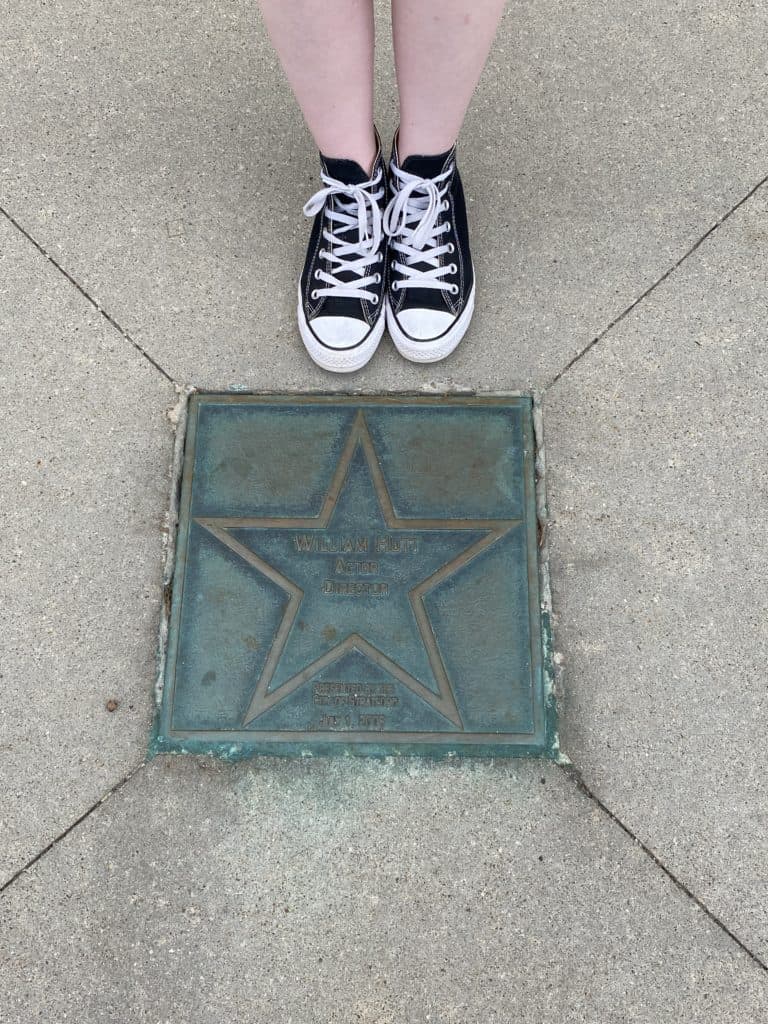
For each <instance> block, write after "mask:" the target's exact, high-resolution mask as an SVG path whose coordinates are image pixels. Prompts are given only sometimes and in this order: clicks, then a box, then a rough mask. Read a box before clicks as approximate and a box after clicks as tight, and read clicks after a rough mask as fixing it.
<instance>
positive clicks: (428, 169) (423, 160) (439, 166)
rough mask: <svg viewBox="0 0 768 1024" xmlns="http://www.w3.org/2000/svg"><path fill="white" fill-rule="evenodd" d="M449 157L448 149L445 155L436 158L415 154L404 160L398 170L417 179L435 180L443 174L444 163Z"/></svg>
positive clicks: (449, 151)
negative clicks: (413, 175) (415, 176)
mask: <svg viewBox="0 0 768 1024" xmlns="http://www.w3.org/2000/svg"><path fill="white" fill-rule="evenodd" d="M450 155H451V150H450V149H447V150H446V151H445V153H438V154H437V155H436V156H424V155H421V154H415V155H414V156H409V157H406V158H405V160H404V161H403V163H402V164H401V165H400V170H402V171H407V172H408V174H415V175H417V177H419V178H436V177H437V176H438V174H442V173H443V170H444V169H445V163H446V161H447V160H448V157H449V156H450Z"/></svg>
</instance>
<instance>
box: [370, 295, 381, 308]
mask: <svg viewBox="0 0 768 1024" xmlns="http://www.w3.org/2000/svg"><path fill="white" fill-rule="evenodd" d="M378 304H379V296H378V295H374V296H373V298H372V299H371V305H372V306H378Z"/></svg>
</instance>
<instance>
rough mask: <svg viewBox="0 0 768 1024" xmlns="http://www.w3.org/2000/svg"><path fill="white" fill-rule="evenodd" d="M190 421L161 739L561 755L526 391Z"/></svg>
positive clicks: (287, 402)
mask: <svg viewBox="0 0 768 1024" xmlns="http://www.w3.org/2000/svg"><path fill="white" fill-rule="evenodd" d="M187 424H188V427H187V438H186V446H185V452H184V462H183V472H182V488H181V500H180V508H179V528H178V534H177V538H176V557H175V569H174V575H173V587H172V602H171V611H170V620H169V623H168V626H169V631H168V643H167V650H166V652H165V661H164V669H163V679H162V699H161V702H160V706H159V710H158V715H157V720H156V724H155V731H154V735H153V739H152V752H153V753H159V752H162V751H177V752H189V753H208V754H211V753H212V754H216V755H218V756H221V757H224V758H228V759H239V758H243V757H248V756H251V755H254V754H280V753H283V754H293V755H309V754H330V755H339V756H344V755H350V754H364V755H370V756H387V755H392V754H421V755H429V756H436V757H445V756H457V755H459V756H460V755H477V756H539V757H551V758H558V757H559V756H560V755H559V748H558V743H557V734H556V709H555V701H554V696H553V692H552V685H551V683H552V674H551V658H550V650H551V638H550V626H549V616H548V613H547V611H546V607H545V608H544V610H542V604H543V603H544V604H546V601H544V602H543V600H542V595H545V592H546V584H545V582H543V580H542V572H541V566H540V563H539V557H540V556H539V548H538V544H537V500H536V482H535V473H534V463H535V440H534V426H533V403H532V400H531V399H530V398H526V397H439V398H438V397H434V398H432V397H429V398H427V397H418V398H407V397H403V398H397V399H396V398H391V397H381V398H372V397H365V398H361V397H357V398H352V397H349V398H347V397H338V396H327V397H325V396H312V397H297V396H246V395H200V394H195V395H193V396H192V397H191V399H190V404H189V415H188V418H187ZM539 505H541V502H539Z"/></svg>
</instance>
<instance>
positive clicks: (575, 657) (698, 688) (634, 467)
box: [545, 188, 768, 959]
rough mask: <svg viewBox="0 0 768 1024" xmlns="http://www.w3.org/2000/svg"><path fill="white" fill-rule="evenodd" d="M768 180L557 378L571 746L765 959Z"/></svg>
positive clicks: (602, 791)
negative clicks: (767, 269) (767, 302)
mask: <svg viewBox="0 0 768 1024" xmlns="http://www.w3.org/2000/svg"><path fill="white" fill-rule="evenodd" d="M766 239H768V190H767V189H765V188H763V189H761V190H760V191H759V192H758V193H757V194H756V195H755V197H754V198H753V199H752V200H751V201H750V202H749V203H748V204H745V205H744V206H743V207H742V208H741V209H740V210H739V211H738V212H737V213H735V214H734V215H733V217H732V218H730V219H729V220H728V221H727V222H726V224H725V225H723V226H722V227H721V228H720V229H719V230H718V231H717V232H715V234H714V235H713V236H711V238H710V240H708V241H707V242H706V243H704V244H703V245H702V246H701V248H700V249H699V250H698V251H697V252H696V253H695V254H694V255H693V256H692V257H691V258H690V259H689V260H687V261H686V262H685V264H684V265H683V266H682V267H681V268H680V269H679V270H678V271H677V272H676V273H675V274H674V276H673V277H672V278H670V279H669V280H668V281H667V282H666V283H665V284H664V285H662V286H661V287H659V288H658V289H657V290H656V291H655V292H654V293H653V294H652V295H651V296H650V297H648V298H647V299H646V300H645V301H644V302H643V303H642V305H641V306H640V307H638V309H637V310H636V311H635V312H634V313H633V314H632V315H631V316H630V317H628V318H627V319H626V320H624V321H623V323H622V324H620V325H619V326H618V327H617V328H616V329H614V330H613V331H612V332H611V333H610V334H609V335H608V336H607V337H606V338H605V339H604V340H603V341H601V342H600V343H599V344H598V345H597V346H595V348H593V349H592V351H591V352H590V353H588V354H587V355H586V356H585V357H584V358H583V359H582V360H581V361H580V362H579V363H577V364H576V365H575V366H574V367H573V368H572V369H571V370H570V371H569V373H568V374H567V375H566V376H565V377H564V378H562V379H561V381H560V382H559V383H558V384H557V385H556V386H555V387H553V388H552V389H551V391H550V392H549V394H548V396H547V400H546V406H545V413H546V434H547V446H548V453H549V490H550V495H549V497H550V509H551V514H552V518H553V522H552V528H551V538H552V553H553V564H552V572H553V581H554V597H555V611H556V637H557V643H558V646H559V647H560V648H561V649H562V651H563V654H564V657H565V666H564V672H563V678H564V681H565V686H566V691H567V699H566V702H565V706H564V711H563V721H564V729H565V737H564V746H565V749H566V750H567V751H568V752H569V753H570V755H571V757H572V758H573V759H574V761H575V762H576V763H577V765H578V766H579V768H580V769H581V770H582V772H583V773H584V776H585V777H586V780H587V781H588V783H589V785H590V786H593V787H594V788H595V790H596V791H597V793H598V794H599V795H600V797H601V798H603V799H604V800H605V801H606V803H607V804H608V805H609V806H610V807H611V809H612V810H613V811H615V812H616V813H617V814H618V815H619V816H620V817H621V818H622V820H623V821H624V822H625V823H626V824H627V825H628V826H629V827H630V828H631V829H633V830H634V832H635V833H636V834H637V835H638V836H639V837H640V838H641V839H643V840H644V841H645V842H646V843H648V844H649V845H650V846H651V847H652V848H653V850H654V851H656V852H657V853H658V855H659V856H660V857H661V858H662V860H663V861H664V862H665V863H666V864H668V865H669V866H670V867H671V868H672V870H673V871H674V872H675V873H676V874H677V876H678V877H680V878H681V879H682V880H683V881H684V882H685V883H687V884H688V885H689V886H690V887H691V888H692V889H693V890H694V891H695V892H696V893H697V895H698V896H700V897H701V898H702V899H703V900H704V901H705V903H706V904H707V905H708V906H709V907H711V908H712V910H713V911H714V912H715V913H716V914H717V915H718V916H720V917H721V918H722V919H723V920H724V921H725V922H726V924H727V925H728V926H729V927H730V928H731V929H733V931H734V932H736V933H737V934H738V935H739V936H740V938H742V939H743V940H744V941H745V942H746V943H747V944H748V945H749V946H750V947H751V948H753V949H754V950H755V951H756V952H757V953H758V954H759V955H760V956H762V958H763V959H768V878H767V876H766V871H765V866H766V863H767V862H768V797H767V796H766V788H765V723H766V714H767V713H768V688H767V687H766V672H765V662H766V655H768V633H767V632H766V622H767V621H768V549H767V548H766V544H765V537H766V531H767V530H768V490H767V489H766V465H768V453H767V452H766V440H765V439H766V436H768V406H766V401H765V396H766V393H768V347H767V345H766V333H765V243H766Z"/></svg>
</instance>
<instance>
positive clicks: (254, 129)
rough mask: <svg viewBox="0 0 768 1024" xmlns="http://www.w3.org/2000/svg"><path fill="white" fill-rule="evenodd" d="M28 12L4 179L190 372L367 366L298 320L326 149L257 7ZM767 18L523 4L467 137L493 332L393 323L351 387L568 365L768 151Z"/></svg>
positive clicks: (159, 346) (300, 375) (383, 70)
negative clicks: (417, 348) (401, 334)
mask: <svg viewBox="0 0 768 1024" xmlns="http://www.w3.org/2000/svg"><path fill="white" fill-rule="evenodd" d="M387 10H388V5H387V4H386V3H385V2H383V0H380V2H378V3H377V11H378V16H379V28H380V37H381V42H382V47H381V52H380V54H379V71H378V73H379V81H380V82H382V91H381V93H380V96H379V100H378V108H377V109H378V117H379V122H380V127H381V129H382V132H383V134H384V135H385V138H386V139H387V140H388V139H389V137H390V133H391V129H392V127H393V125H394V122H395V119H396V113H395V110H396V108H395V106H394V92H393V88H392V80H393V79H392V74H391V69H390V56H389V43H388V39H387ZM3 28H4V35H5V39H6V44H7V45H6V47H5V60H4V61H3V66H2V69H1V70H0V76H2V78H0V81H2V88H3V89H4V90H5V92H6V93H7V94H8V95H12V96H13V97H14V103H13V104H12V105H11V106H9V108H8V109H7V110H6V111H5V114H4V118H3V133H4V142H5V152H6V157H5V159H4V161H3V163H2V172H3V173H2V202H3V204H5V205H6V206H7V207H8V209H9V210H10V211H11V212H12V213H13V214H14V215H15V216H16V217H17V218H18V219H19V221H20V222H21V223H23V224H24V226H25V227H26V228H27V229H28V230H29V231H30V232H31V233H32V234H33V235H34V236H35V237H36V238H38V239H39V241H40V242H41V244H43V245H44V246H45V247H46V249H48V250H49V251H51V252H52V253H53V254H54V255H56V256H57V257H58V258H60V259H61V260H62V261H63V263H64V265H65V266H66V267H67V269H68V270H69V271H70V272H71V273H72V274H74V276H75V277H76V278H77V279H78V280H79V281H80V282H81V283H83V284H84V285H85V286H86V287H87V288H88V289H89V290H91V292H92V293H93V294H94V295H95V296H96V297H97V298H98V300H99V301H100V302H101V303H102V304H103V305H104V306H105V307H106V308H108V309H109V310H110V311H111V312H112V313H113V314H114V315H116V316H117V317H118V319H119V320H120V321H121V322H123V323H124V324H125V326H126V327H127V328H128V329H129V330H130V332H131V333H132V334H133V335H134V336H135V337H136V338H137V340H139V341H140V342H141V344H142V345H144V346H145V347H147V349H148V350H149V351H150V352H151V353H152V355H153V356H154V357H155V358H156V359H158V360H159V361H160V362H161V363H162V364H163V365H164V366H165V367H166V369H167V370H168V371H169V372H170V373H171V374H172V375H173V376H174V378H175V379H177V380H182V381H188V382H192V383H195V384H197V385H201V386H207V387H216V388H229V387H241V388H251V389H258V388H276V389H284V388H287V387H295V388H308V387H320V388H328V387H329V386H332V387H340V386H344V387H348V386H350V382H349V381H348V380H347V381H344V382H340V381H339V380H338V378H332V377H330V376H329V375H326V374H324V373H322V372H321V371H319V370H317V369H315V368H314V366H312V365H311V363H310V362H309V359H308V357H307V356H306V355H305V353H304V352H303V349H302V347H301V345H300V342H299V341H298V338H297V334H296V327H295V323H294V318H295V281H296V277H297V274H298V272H299V268H300V266H301V262H302V260H303V255H304V247H305V245H306V238H307V236H308V231H309V224H308V222H305V220H304V218H303V217H302V215H301V207H302V205H303V203H304V202H305V200H306V199H307V198H308V197H309V195H310V194H311V193H312V192H313V191H314V190H315V188H316V187H317V186H318V184H319V178H318V164H317V155H316V153H315V151H314V149H313V147H312V145H311V143H310V141H309V137H308V135H307V133H306V132H305V130H304V127H303V125H302V122H301V119H300V116H299V114H298V113H297V110H296V108H295V105H294V102H293V100H292V97H291V96H290V93H289V91H288V88H287V86H286V84H285V82H284V80H283V78H282V75H281V74H280V72H279V70H278V66H277V63H276V59H275V57H274V55H273V54H272V52H271V50H270V47H269V45H268V42H267V40H266V36H265V33H264V31H263V30H262V28H261V26H260V22H259V20H258V17H257V14H256V12H255V10H254V7H253V5H251V4H236V5H232V4H225V3H221V2H211V3H206V4H197V5H194V4H193V5H189V4H184V5H181V4H180V3H178V2H176V0H172V2H170V3H168V4H163V5H157V4H153V3H147V2H140V3H137V4H131V5H129V6H127V5H126V4H124V3H121V2H118V0H106V2H103V0H99V2H98V3H96V2H95V0H88V2H86V3H74V2H73V0H66V2H64V3H60V4H55V5H51V4H49V5H45V6H43V7H41V8H40V9H39V10H36V11H35V17H34V18H30V17H29V13H28V11H27V10H26V9H25V7H24V5H16V7H14V8H12V9H10V10H9V11H7V12H6V14H5V18H4V25H3ZM766 31H768V8H766V7H765V6H761V5H754V4H737V5H734V4H731V5H728V7H727V9H724V8H723V5H722V4H721V3H719V2H717V0H707V2H704V3H702V2H700V0H684V2H682V3H680V4H676V5H675V7H674V10H671V9H670V7H669V5H668V4H659V3H658V2H656V0H641V2H640V3H639V4H638V3H637V2H633V3H632V4H628V3H626V2H622V3H619V4H615V3H608V2H607V0H601V2H599V3H593V4H590V5H589V7H588V8H585V7H584V5H571V6H569V7H564V6H563V5H562V4H559V3H556V2H555V0H535V2H533V3H521V2H514V3H511V4H510V6H509V8H508V10H507V13H506V16H505V19H504V22H503V27H502V30H501V33H500V35H499V38H498V40H497V43H496V46H495V48H494V51H493V54H492V58H491V61H490V64H489V67H488V68H487V70H486V73H485V75H484V77H483V80H482V82H481V86H480V89H479V92H478V94H477V96H476V98H475V101H474V103H473V106H472V110H471V112H470V116H469V118H468V121H467V125H466V129H465V133H464V137H463V142H462V150H461V154H462V155H461V160H462V170H463V175H464V178H465V181H466V186H467V190H468V195H469V197H470V200H471V207H472V226H473V238H474V249H475V254H476V258H477V270H478V276H479V281H480V294H479V310H478V314H477V322H476V325H475V328H474V330H473V333H472V336H471V339H469V338H468V340H467V342H466V343H465V345H463V346H462V347H461V349H460V350H459V352H458V353H457V354H456V356H455V357H454V358H453V359H452V360H451V361H450V362H449V363H447V364H445V365H444V366H440V367H429V366H426V367H414V366H411V365H406V364H404V363H402V362H401V361H400V360H399V359H398V358H396V357H395V355H394V354H393V352H392V350H391V347H385V348H383V350H382V351H381V353H380V354H379V355H377V357H376V359H375V360H374V362H373V364H371V366H370V367H369V368H368V369H367V370H366V371H364V372H361V373H360V374H358V375H357V376H355V377H354V379H353V382H352V386H354V387H358V388H363V389H367V390H375V389H378V388H382V387H387V388H394V389H397V388H402V387H414V386H425V387H429V386H433V387H439V388H444V387H450V386H454V385H460V386H464V387H466V386H479V387H481V388H482V387H487V386H488V385H489V384H492V385H493V386H494V387H498V388H518V387H527V386H530V385H531V384H537V385H540V384H542V383H544V382H546V381H547V380H549V379H550V378H551V377H552V376H554V374H555V372H556V371H557V370H558V369H559V368H561V367H562V366H563V365H565V363H566V362H567V361H568V360H569V359H570V357H571V356H572V355H573V354H574V353H575V352H577V351H578V350H580V349H581V348H582V347H583V346H584V345H585V344H587V343H588V342H589V340H590V339H591V338H592V337H593V336H594V335H595V334H596V333H597V332H598V331H599V330H600V329H602V328H603V327H604V326H605V325H606V324H607V323H608V322H610V321H611V320H612V319H613V318H614V317H615V316H616V314H618V313H619V312H620V311H621V310H622V309H624V308H625V307H626V306H627V305H628V304H629V303H630V302H631V301H633V300H634V299H635V298H636V297H637V295H639V294H640V293H641V292H642V291H643V290H644V289H645V288H646V287H647V286H648V285H649V284H650V283H651V282H652V281H654V280H655V279H657V278H658V276H659V275H660V274H661V273H662V272H663V271H665V270H666V269H667V268H668V266H669V265H670V264H671V263H672V262H674V261H675V260H676V259H677V258H678V257H679V256H680V255H682V253H683V252H684V251H685V250H686V249H687V248H688V247H689V246H690V245H691V244H692V243H693V242H694V241H695V240H696V239H698V238H699V237H700V236H701V235H702V234H703V232H704V231H705V230H706V229H707V228H708V227H709V226H710V225H711V224H712V223H713V222H714V221H715V220H717V219H718V218H719V217H720V216H721V215H722V214H724V213H725V212H726V211H727V210H728V209H730V208H731V207H732V206H733V204H734V203H735V202H736V201H737V200H738V199H739V198H741V197H742V196H743V195H744V194H745V193H746V192H747V191H748V189H749V188H750V187H751V186H752V185H754V184H755V183H756V182H757V181H758V180H759V179H760V178H761V177H762V175H763V174H764V169H765V164H766V156H768V139H767V138H766V133H765V131H764V117H763V96H764V85H765V75H764V72H765V69H764V66H763V65H764V62H763V61H762V60H761V59H760V58H759V55H758V52H757V50H756V49H755V48H754V43H753V41H754V40H757V39H759V38H761V37H762V36H764V35H765V33H766ZM387 144H388V143H387Z"/></svg>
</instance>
